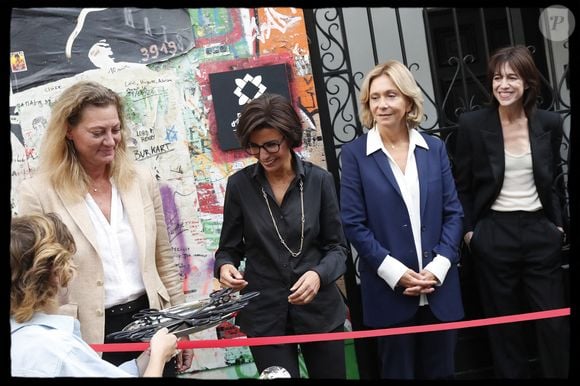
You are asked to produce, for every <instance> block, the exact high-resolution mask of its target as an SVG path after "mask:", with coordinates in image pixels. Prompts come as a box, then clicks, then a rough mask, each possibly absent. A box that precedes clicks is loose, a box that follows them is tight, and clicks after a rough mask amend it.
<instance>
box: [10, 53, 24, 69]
mask: <svg viewBox="0 0 580 386" xmlns="http://www.w3.org/2000/svg"><path fill="white" fill-rule="evenodd" d="M10 68H12V72H21V71H26V58H25V57H24V52H22V51H17V52H11V53H10Z"/></svg>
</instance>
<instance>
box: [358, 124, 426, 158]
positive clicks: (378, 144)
mask: <svg viewBox="0 0 580 386" xmlns="http://www.w3.org/2000/svg"><path fill="white" fill-rule="evenodd" d="M416 146H419V147H422V148H425V149H427V150H429V145H427V142H426V141H425V138H423V136H422V135H421V134H420V133H419V132H418V131H417V130H416V129H410V130H409V149H415V147H416ZM384 148H385V146H384V145H383V141H382V140H381V135H380V134H379V130H378V129H377V127H376V126H375V127H373V128H372V129H371V130H369V132H368V134H367V156H369V155H371V154H373V153H374V152H375V151H377V150H384Z"/></svg>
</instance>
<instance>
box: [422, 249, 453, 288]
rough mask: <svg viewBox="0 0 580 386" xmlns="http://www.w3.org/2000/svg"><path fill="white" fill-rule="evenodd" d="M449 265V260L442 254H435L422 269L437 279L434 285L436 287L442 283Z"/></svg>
mask: <svg viewBox="0 0 580 386" xmlns="http://www.w3.org/2000/svg"><path fill="white" fill-rule="evenodd" d="M450 267H451V262H450V261H449V259H448V258H446V257H445V256H442V255H437V256H435V257H434V258H433V261H431V262H430V263H429V264H427V265H426V266H425V268H424V269H425V270H427V271H429V272H431V273H432V274H433V275H435V277H436V278H437V279H438V280H439V283H437V285H436V287H438V286H440V285H441V284H443V281H444V280H445V276H447V272H448V271H449V268H450Z"/></svg>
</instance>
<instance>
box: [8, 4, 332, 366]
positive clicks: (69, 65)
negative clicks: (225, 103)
mask: <svg viewBox="0 0 580 386" xmlns="http://www.w3.org/2000/svg"><path fill="white" fill-rule="evenodd" d="M26 25H35V29H36V30H42V31H43V33H42V34H41V35H42V39H36V40H35V39H29V38H27V34H26V33H25V32H23V31H25V26H26ZM10 45H11V47H10V48H11V50H10V51H11V95H10V111H11V146H12V152H13V159H12V168H11V173H12V174H11V175H12V185H11V208H12V213H13V214H17V213H18V202H17V200H16V197H15V194H14V192H16V191H17V190H18V185H19V183H20V182H21V181H22V180H23V179H26V178H29V177H30V176H31V175H32V174H33V173H34V172H35V170H36V169H37V167H38V146H39V144H40V139H41V136H42V134H43V131H44V128H45V126H46V122H47V119H48V117H49V115H50V106H51V104H52V103H53V102H54V100H55V99H56V98H57V97H58V95H59V94H60V93H61V92H62V91H63V90H64V89H65V88H67V87H68V86H70V85H72V84H73V83H75V82H77V81H79V80H85V79H90V80H95V81H98V82H101V83H103V84H104V85H106V86H107V87H109V88H111V89H113V90H115V91H116V92H118V93H119V94H120V95H121V96H122V97H123V99H124V102H125V108H126V117H127V124H128V127H129V129H130V132H131V138H130V140H129V143H130V149H131V150H132V151H133V154H134V156H135V160H136V161H137V162H140V163H144V164H146V165H148V166H149V167H150V168H151V169H152V170H154V172H155V175H156V176H157V179H158V181H159V186H160V189H161V194H162V199H163V205H164V210H165V216H166V222H167V229H168V232H169V235H170V239H171V243H172V247H173V251H174V259H175V264H177V265H178V266H179V268H180V271H181V274H182V277H183V284H184V289H185V292H186V296H187V299H188V300H197V299H201V298H205V297H207V295H208V294H209V293H210V292H211V291H212V290H213V289H215V288H217V283H216V281H215V280H214V279H213V275H212V271H213V254H214V251H215V249H216V248H217V244H218V240H219V233H220V230H221V222H222V206H223V198H224V192H225V185H226V181H227V178H228V176H229V175H231V174H232V173H233V172H235V171H236V170H238V169H240V168H242V167H244V166H246V165H248V164H250V163H253V162H255V160H254V158H252V157H248V156H247V155H246V154H245V153H244V152H243V151H242V150H240V149H235V148H234V149H228V150H224V147H223V146H221V145H220V141H218V134H219V133H218V130H227V127H225V128H224V127H218V124H217V121H218V120H217V119H216V115H215V108H214V105H215V100H216V95H214V93H212V92H211V90H212V87H211V81H212V79H211V78H212V74H218V73H223V74H224V76H226V80H227V75H228V72H230V73H231V74H230V75H232V76H231V80H232V87H231V88H230V89H228V88H227V87H221V88H220V90H221V92H222V93H223V95H224V96H222V97H224V98H225V97H226V96H227V97H228V98H232V100H234V101H237V102H238V106H237V108H240V107H241V106H243V103H245V102H247V101H248V100H250V99H251V98H253V97H255V96H256V95H258V94H259V93H260V92H264V91H265V90H268V89H269V84H268V82H267V76H266V74H264V76H263V77H262V74H261V73H260V71H261V69H262V68H263V69H265V68H271V67H272V66H274V67H276V65H283V66H282V67H283V69H284V70H285V72H284V73H285V74H286V79H287V82H286V86H287V90H288V93H289V96H290V97H291V98H292V100H293V101H294V102H295V106H296V108H297V109H298V110H299V111H300V114H301V116H302V117H303V119H304V130H305V135H304V144H303V146H302V147H301V148H300V149H298V150H299V153H300V154H301V155H302V156H303V157H305V158H306V159H309V160H311V161H312V162H314V163H316V164H319V165H321V166H323V167H325V166H326V165H325V159H324V153H323V144H322V134H321V131H320V128H319V120H318V116H317V102H316V97H315V90H314V82H313V79H312V72H311V67H310V59H309V52H308V43H307V36H306V30H305V25H304V15H303V13H302V11H301V10H300V9H295V8H257V9H249V8H200V9H146V10H144V9H138V8H84V9H81V8H39V9H20V10H19V9H14V10H13V16H12V24H11V43H10ZM242 75H244V76H242ZM214 78H215V76H214ZM272 87H273V86H272ZM226 134H228V133H226ZM224 334H225V335H227V336H231V335H232V334H237V335H238V336H241V337H242V338H243V334H242V333H240V332H239V331H238V332H236V331H234V332H233V333H232V332H231V331H230V332H227V331H226V329H224V328H223V326H222V328H217V329H210V330H206V331H203V332H201V333H198V334H195V335H192V337H191V338H192V339H216V338H218V337H221V336H224ZM228 334H229V335H228ZM250 358H251V355H249V350H248V349H247V348H243V347H242V348H232V349H207V350H196V353H195V362H194V364H193V366H192V368H191V370H192V371H196V370H202V369H209V368H218V367H223V366H227V365H231V364H234V363H238V364H239V363H243V362H245V361H248V360H251V359H250Z"/></svg>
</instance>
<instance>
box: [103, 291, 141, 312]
mask: <svg viewBox="0 0 580 386" xmlns="http://www.w3.org/2000/svg"><path fill="white" fill-rule="evenodd" d="M145 308H149V300H147V294H144V295H141V296H139V297H138V298H137V299H135V300H131V301H130V302H127V303H124V304H118V305H116V306H113V307H109V308H107V309H106V310H105V315H106V316H115V315H123V314H127V313H130V312H137V311H141V310H143V309H145Z"/></svg>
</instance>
